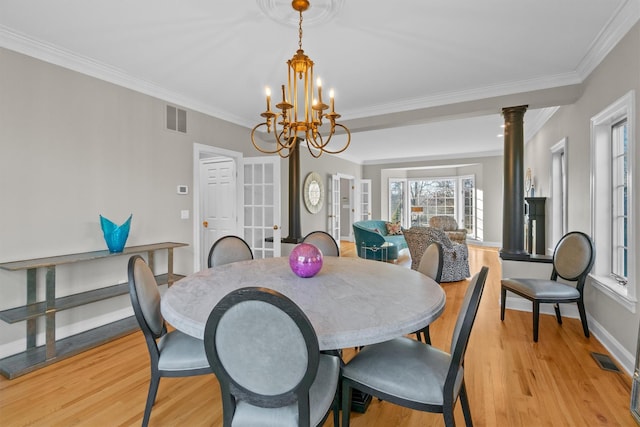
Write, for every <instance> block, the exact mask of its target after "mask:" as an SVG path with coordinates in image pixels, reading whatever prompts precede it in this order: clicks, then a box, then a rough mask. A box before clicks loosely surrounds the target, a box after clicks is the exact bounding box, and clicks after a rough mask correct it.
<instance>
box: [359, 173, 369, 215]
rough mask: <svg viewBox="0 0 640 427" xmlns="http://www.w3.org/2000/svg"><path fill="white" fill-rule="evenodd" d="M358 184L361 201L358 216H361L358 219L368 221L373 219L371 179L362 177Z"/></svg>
mask: <svg viewBox="0 0 640 427" xmlns="http://www.w3.org/2000/svg"><path fill="white" fill-rule="evenodd" d="M358 184H359V185H358V187H357V188H358V189H359V190H360V194H358V196H357V200H358V201H359V203H358V205H357V206H358V211H357V215H356V218H359V219H358V221H367V220H369V219H371V180H370V179H361V180H359V181H358Z"/></svg>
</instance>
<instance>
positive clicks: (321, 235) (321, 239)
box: [302, 230, 340, 256]
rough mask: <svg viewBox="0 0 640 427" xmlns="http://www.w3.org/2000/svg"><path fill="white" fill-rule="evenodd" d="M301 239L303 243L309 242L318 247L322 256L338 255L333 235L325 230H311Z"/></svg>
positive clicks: (338, 251) (338, 250) (338, 249)
mask: <svg viewBox="0 0 640 427" xmlns="http://www.w3.org/2000/svg"><path fill="white" fill-rule="evenodd" d="M302 241H303V242H304V243H311V244H312V245H314V246H315V247H317V248H318V249H320V251H321V252H322V255H324V256H340V248H339V247H338V243H337V242H336V241H335V240H334V238H333V236H331V234H329V233H327V232H326V231H320V230H318V231H312V232H311V233H309V234H307V235H306V236H305V237H304V239H302Z"/></svg>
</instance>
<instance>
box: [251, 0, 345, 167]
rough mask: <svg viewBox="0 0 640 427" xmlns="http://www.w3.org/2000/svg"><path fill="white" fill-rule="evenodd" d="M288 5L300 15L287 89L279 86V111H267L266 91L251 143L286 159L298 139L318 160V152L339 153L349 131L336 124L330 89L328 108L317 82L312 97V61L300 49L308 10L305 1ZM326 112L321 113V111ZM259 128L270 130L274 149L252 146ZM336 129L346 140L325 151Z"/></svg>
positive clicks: (295, 1) (269, 105)
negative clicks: (325, 127)
mask: <svg viewBox="0 0 640 427" xmlns="http://www.w3.org/2000/svg"><path fill="white" fill-rule="evenodd" d="M291 6H292V7H293V9H294V10H296V11H298V12H299V13H300V23H299V25H298V51H297V52H296V54H295V55H293V58H291V59H290V60H288V61H287V64H288V67H287V69H288V80H287V87H286V88H285V85H282V102H280V103H278V104H277V105H276V108H277V109H278V110H280V112H273V111H271V90H270V89H269V88H267V89H266V95H267V110H266V111H265V112H263V113H262V114H260V116H261V117H264V118H265V119H266V120H265V121H264V122H263V123H259V124H258V125H256V126H255V127H254V128H253V130H252V131H251V142H252V143H253V146H254V147H255V148H256V149H257V150H258V151H260V152H262V153H267V154H275V153H277V154H278V155H280V157H283V158H285V157H289V156H290V155H291V154H292V153H293V149H294V148H295V146H296V144H298V143H299V142H300V141H302V140H305V141H306V142H307V147H308V149H309V153H311V155H312V156H313V157H320V156H321V155H322V153H329V154H338V153H342V152H343V151H344V150H346V149H347V147H349V144H350V143H351V132H349V129H347V127H346V126H344V125H342V124H340V123H336V120H337V119H338V118H340V114H338V113H336V112H335V106H334V92H333V90H331V91H330V92H329V99H330V106H328V105H327V104H324V103H323V102H322V82H321V81H320V79H317V81H316V87H317V94H318V97H317V99H316V98H314V97H313V93H314V85H313V61H312V60H311V59H310V58H309V57H308V56H307V55H305V54H304V51H303V50H302V12H304V11H305V10H307V9H308V8H309V1H308V0H294V1H292V2H291ZM296 77H297V78H296ZM298 80H300V82H298ZM299 89H300V92H299ZM291 102H293V104H291ZM329 109H330V112H328V113H325V110H329ZM323 119H325V120H328V122H329V125H330V130H329V133H328V135H327V134H325V135H324V136H323V135H322V133H321V127H322V125H323ZM262 126H266V128H267V133H271V132H272V130H273V135H274V139H275V142H276V148H275V149H265V148H262V147H260V146H259V144H258V143H256V138H255V132H256V130H257V129H258V128H260V127H262ZM272 127H273V129H272ZM336 127H340V128H342V129H343V130H344V132H345V136H346V139H347V141H346V143H345V145H344V146H343V147H342V148H341V149H338V150H329V149H328V148H327V146H328V145H329V142H331V139H332V138H333V136H334V135H335V133H336Z"/></svg>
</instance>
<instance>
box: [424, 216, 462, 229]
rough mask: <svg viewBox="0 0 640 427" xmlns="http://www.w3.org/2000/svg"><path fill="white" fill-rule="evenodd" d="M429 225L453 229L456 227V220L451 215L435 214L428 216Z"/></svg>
mask: <svg viewBox="0 0 640 427" xmlns="http://www.w3.org/2000/svg"><path fill="white" fill-rule="evenodd" d="M429 226H431V227H435V228H440V229H442V230H444V231H453V230H457V229H458V221H456V219H455V218H454V217H452V216H448V215H436V216H432V217H431V218H429Z"/></svg>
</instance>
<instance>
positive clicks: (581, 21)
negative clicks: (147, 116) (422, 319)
mask: <svg viewBox="0 0 640 427" xmlns="http://www.w3.org/2000/svg"><path fill="white" fill-rule="evenodd" d="M303 16H304V21H303V31H304V34H303V49H304V50H305V53H306V54H307V55H309V56H310V57H311V59H313V60H314V62H315V64H316V65H315V73H316V75H317V76H321V77H322V79H323V82H324V87H325V88H326V89H329V88H335V91H336V98H335V99H336V101H335V103H336V111H338V112H339V113H341V114H342V119H341V120H342V122H343V123H344V124H345V125H347V126H348V127H349V128H350V129H351V131H352V143H351V146H350V147H349V149H348V150H347V151H346V152H345V153H343V155H342V156H344V157H346V158H348V159H350V160H354V161H358V162H361V163H376V162H390V161H393V160H401V159H418V158H425V159H429V158H443V157H469V156H475V155H486V154H495V153H497V152H500V151H501V149H502V145H503V140H502V138H498V137H497V136H496V135H498V134H499V133H500V128H499V126H500V124H501V123H502V122H503V119H502V117H501V116H500V111H501V108H502V107H508V106H514V105H525V104H526V105H529V111H528V112H527V114H526V115H525V134H526V135H528V136H531V134H532V133H533V132H535V130H536V128H539V126H540V125H541V124H542V123H544V120H545V119H547V118H548V117H549V115H550V114H551V113H552V112H553V111H554V110H553V109H549V107H554V106H557V105H562V104H567V103H572V102H574V101H575V100H576V99H577V97H578V96H579V94H580V90H581V88H580V83H582V82H583V81H584V79H585V78H586V77H587V76H588V74H589V73H590V72H591V71H592V70H593V69H594V68H595V66H597V64H598V63H599V62H600V61H601V60H602V59H603V58H604V56H605V55H606V54H607V53H608V52H609V50H610V49H611V48H612V47H613V46H614V45H615V44H616V43H617V42H618V41H619V40H620V39H621V38H622V36H623V35H624V34H625V33H626V32H627V31H628V30H629V29H630V28H631V26H632V25H633V24H634V23H635V22H636V21H637V20H638V18H639V17H640V0H597V1H596V0H588V1H585V0H561V1H558V0H519V1H513V0H484V1H468V0H447V1H442V0H440V1H436V0H404V1H401V2H395V1H378V0H311V8H310V9H309V10H308V11H307V12H305V13H304V15H303ZM297 19H298V15H297V13H296V12H295V11H294V10H293V9H292V8H291V6H290V1H289V0H254V1H250V0H244V1H238V0H215V1H212V0H207V1H205V0H135V1H131V0H94V1H86V0H55V1H54V0H0V46H2V47H6V48H8V49H12V50H15V51H18V52H22V53H25V54H28V55H31V56H34V57H37V58H41V59H44V60H46V61H49V62H52V63H55V64H59V65H62V66H65V67H68V68H71V69H74V70H77V71H80V72H83V73H86V74H89V75H93V76H95V77H99V78H102V79H105V80H108V81H111V82H114V83H116V84H120V85H123V86H126V87H130V88H132V89H135V90H138V91H141V92H144V93H147V94H150V95H153V96H158V97H160V98H162V99H165V100H167V101H169V102H172V103H175V104H178V105H181V106H184V107H187V108H190V109H195V110H198V111H201V112H204V113H207V114H211V115H213V116H216V117H219V118H222V119H225V120H229V121H231V122H233V123H237V124H240V125H242V126H246V127H247V128H252V127H253V126H254V125H256V124H257V123H258V122H259V121H260V120H261V119H260V117H259V114H260V112H262V111H263V110H264V107H265V105H264V103H265V101H264V88H265V86H270V87H271V88H272V91H273V92H274V94H276V93H278V90H277V88H279V86H280V85H281V84H283V83H284V82H285V78H286V65H285V63H286V60H288V59H289V58H290V57H291V56H292V55H293V54H294V53H295V50H296V49H297V43H298V39H297V37H298V29H297ZM274 99H275V98H274ZM246 143H247V144H250V140H249V132H248V131H247V140H246Z"/></svg>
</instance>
